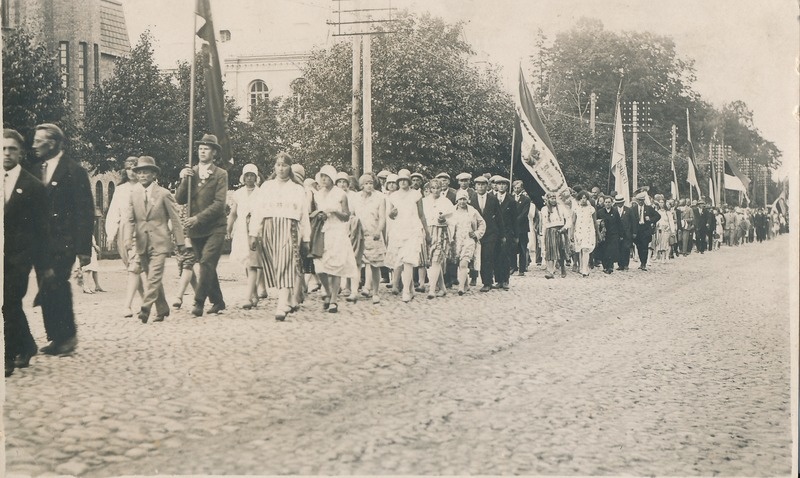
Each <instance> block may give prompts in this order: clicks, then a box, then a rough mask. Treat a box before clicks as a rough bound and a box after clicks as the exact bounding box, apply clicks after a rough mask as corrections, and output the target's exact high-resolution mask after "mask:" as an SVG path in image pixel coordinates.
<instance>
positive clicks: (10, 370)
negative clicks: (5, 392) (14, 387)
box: [6, 359, 14, 378]
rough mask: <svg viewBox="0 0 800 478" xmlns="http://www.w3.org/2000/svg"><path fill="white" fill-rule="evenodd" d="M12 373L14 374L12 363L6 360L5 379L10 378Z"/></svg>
mask: <svg viewBox="0 0 800 478" xmlns="http://www.w3.org/2000/svg"><path fill="white" fill-rule="evenodd" d="M12 373H14V361H13V360H8V359H6V378H8V377H10V376H11V374H12Z"/></svg>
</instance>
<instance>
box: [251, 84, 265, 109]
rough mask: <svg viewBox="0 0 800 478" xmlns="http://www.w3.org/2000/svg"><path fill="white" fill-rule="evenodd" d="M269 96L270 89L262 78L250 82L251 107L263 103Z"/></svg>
mask: <svg viewBox="0 0 800 478" xmlns="http://www.w3.org/2000/svg"><path fill="white" fill-rule="evenodd" d="M267 98H269V89H267V84H266V83H264V82H263V81H262V80H256V81H254V82H252V83H250V109H251V110H252V109H253V106H255V105H257V104H258V103H261V102H262V101H264V100H265V99H267Z"/></svg>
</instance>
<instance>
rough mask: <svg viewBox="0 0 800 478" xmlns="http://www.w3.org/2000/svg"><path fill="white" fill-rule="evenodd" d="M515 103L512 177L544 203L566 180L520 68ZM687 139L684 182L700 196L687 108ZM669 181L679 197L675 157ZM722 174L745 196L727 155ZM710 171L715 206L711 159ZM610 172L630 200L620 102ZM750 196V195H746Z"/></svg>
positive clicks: (746, 181)
mask: <svg viewBox="0 0 800 478" xmlns="http://www.w3.org/2000/svg"><path fill="white" fill-rule="evenodd" d="M518 100H519V101H518V103H517V121H516V124H515V130H514V136H513V137H514V144H513V146H512V155H511V157H512V162H511V164H512V167H511V171H512V172H511V174H512V177H516V178H517V179H521V180H522V181H523V186H524V187H525V190H526V191H528V194H529V195H530V196H531V200H532V201H534V202H535V203H536V204H537V206H539V207H541V206H542V205H543V204H544V200H543V199H542V196H543V195H544V194H545V193H549V192H554V193H556V194H558V195H559V197H560V193H562V192H563V191H564V190H567V189H568V187H567V182H566V179H565V178H564V174H563V172H562V171H561V167H560V166H559V164H558V161H557V160H556V156H555V152H554V151H555V149H554V148H553V144H552V142H551V141H550V137H549V136H548V134H547V130H546V129H545V127H544V124H543V122H542V119H541V117H540V116H539V113H538V112H537V110H536V106H535V105H534V102H533V95H531V93H530V90H529V89H528V84H527V82H526V81H525V75H524V74H523V72H522V68H521V67H520V70H519V98H518ZM686 140H687V142H688V150H689V155H688V157H687V158H686V160H687V163H688V166H689V171H688V174H687V178H686V181H687V182H688V183H689V186H690V190H689V194H690V196H691V195H692V192H693V191H692V189H693V190H694V191H697V197H698V198H701V197H702V196H703V193H702V191H701V189H700V182H699V181H698V179H697V178H698V173H697V160H696V157H695V152H694V144H693V143H692V135H691V130H690V127H689V110H688V109H687V110H686ZM671 161H672V181H671V184H670V189H671V193H672V197H673V198H675V199H679V198H680V195H679V188H678V184H679V183H678V175H677V173H676V171H675V160H674V158H672V160H671ZM723 164H724V174H723V176H722V180H723V187H724V188H725V189H727V190H732V191H741V192H743V193H744V195H745V196H747V188H748V186H749V185H750V179H748V178H747V176H745V175H744V174H742V173H741V171H739V169H738V168H737V167H736V165H735V164H733V163H732V162H731V161H730V159H729V158H727V157H725V158H724V160H723ZM711 167H712V171H711V175H710V177H709V188H708V190H709V197H710V198H711V201H712V203H713V204H714V205H716V204H717V203H718V202H719V198H718V197H717V194H715V192H716V191H717V188H716V186H717V185H716V176H717V175H716V171H715V170H714V168H715V166H714V164H713V162H712V164H711ZM610 173H611V175H612V176H613V177H614V190H616V191H617V192H618V193H619V194H620V195H621V196H622V197H623V198H624V199H625V203H626V204H629V203H630V199H631V188H630V183H629V181H628V169H627V166H626V162H625V142H624V140H623V135H622V115H621V114H620V104H619V101H617V106H616V112H615V119H614V141H613V145H612V148H611V167H610ZM748 199H749V198H748Z"/></svg>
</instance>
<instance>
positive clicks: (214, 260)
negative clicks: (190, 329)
mask: <svg viewBox="0 0 800 478" xmlns="http://www.w3.org/2000/svg"><path fill="white" fill-rule="evenodd" d="M195 144H196V145H197V156H198V158H199V161H200V162H199V164H197V165H195V166H194V167H192V168H184V169H183V170H181V174H180V176H181V183H180V184H179V185H178V190H177V191H176V194H175V195H176V196H177V197H176V199H177V201H178V204H187V203H188V202H189V196H190V195H191V204H189V209H190V211H189V214H188V217H187V218H186V219H185V220H184V223H183V225H184V227H185V229H186V235H187V236H188V237H189V239H190V240H191V242H192V248H193V249H194V252H195V254H196V256H197V264H199V265H200V270H199V275H198V278H197V289H196V290H195V296H194V307H193V308H192V315H194V316H195V317H200V316H201V315H203V307H204V306H205V302H206V298H207V299H208V300H209V301H210V302H211V307H210V308H209V309H208V313H209V314H218V313H219V312H220V311H222V310H223V309H225V301H224V300H223V297H222V290H221V289H220V287H219V278H218V277H217V264H218V263H219V256H220V255H221V254H222V246H223V244H224V242H225V230H226V227H227V224H226V219H225V201H226V199H227V194H228V172H227V171H225V170H224V169H222V168H219V167H217V166H215V165H214V158H215V157H216V155H218V154H219V153H220V152H221V151H222V147H221V146H220V145H219V143H217V137H216V136H214V135H213V134H207V135H204V136H203V139H202V140H201V141H196V142H195Z"/></svg>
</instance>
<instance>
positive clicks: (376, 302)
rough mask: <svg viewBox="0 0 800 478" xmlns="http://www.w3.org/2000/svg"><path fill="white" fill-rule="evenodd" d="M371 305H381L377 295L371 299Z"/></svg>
mask: <svg viewBox="0 0 800 478" xmlns="http://www.w3.org/2000/svg"><path fill="white" fill-rule="evenodd" d="M372 303H373V304H380V303H381V298H380V297H378V296H377V295H376V296H374V297H372Z"/></svg>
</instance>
